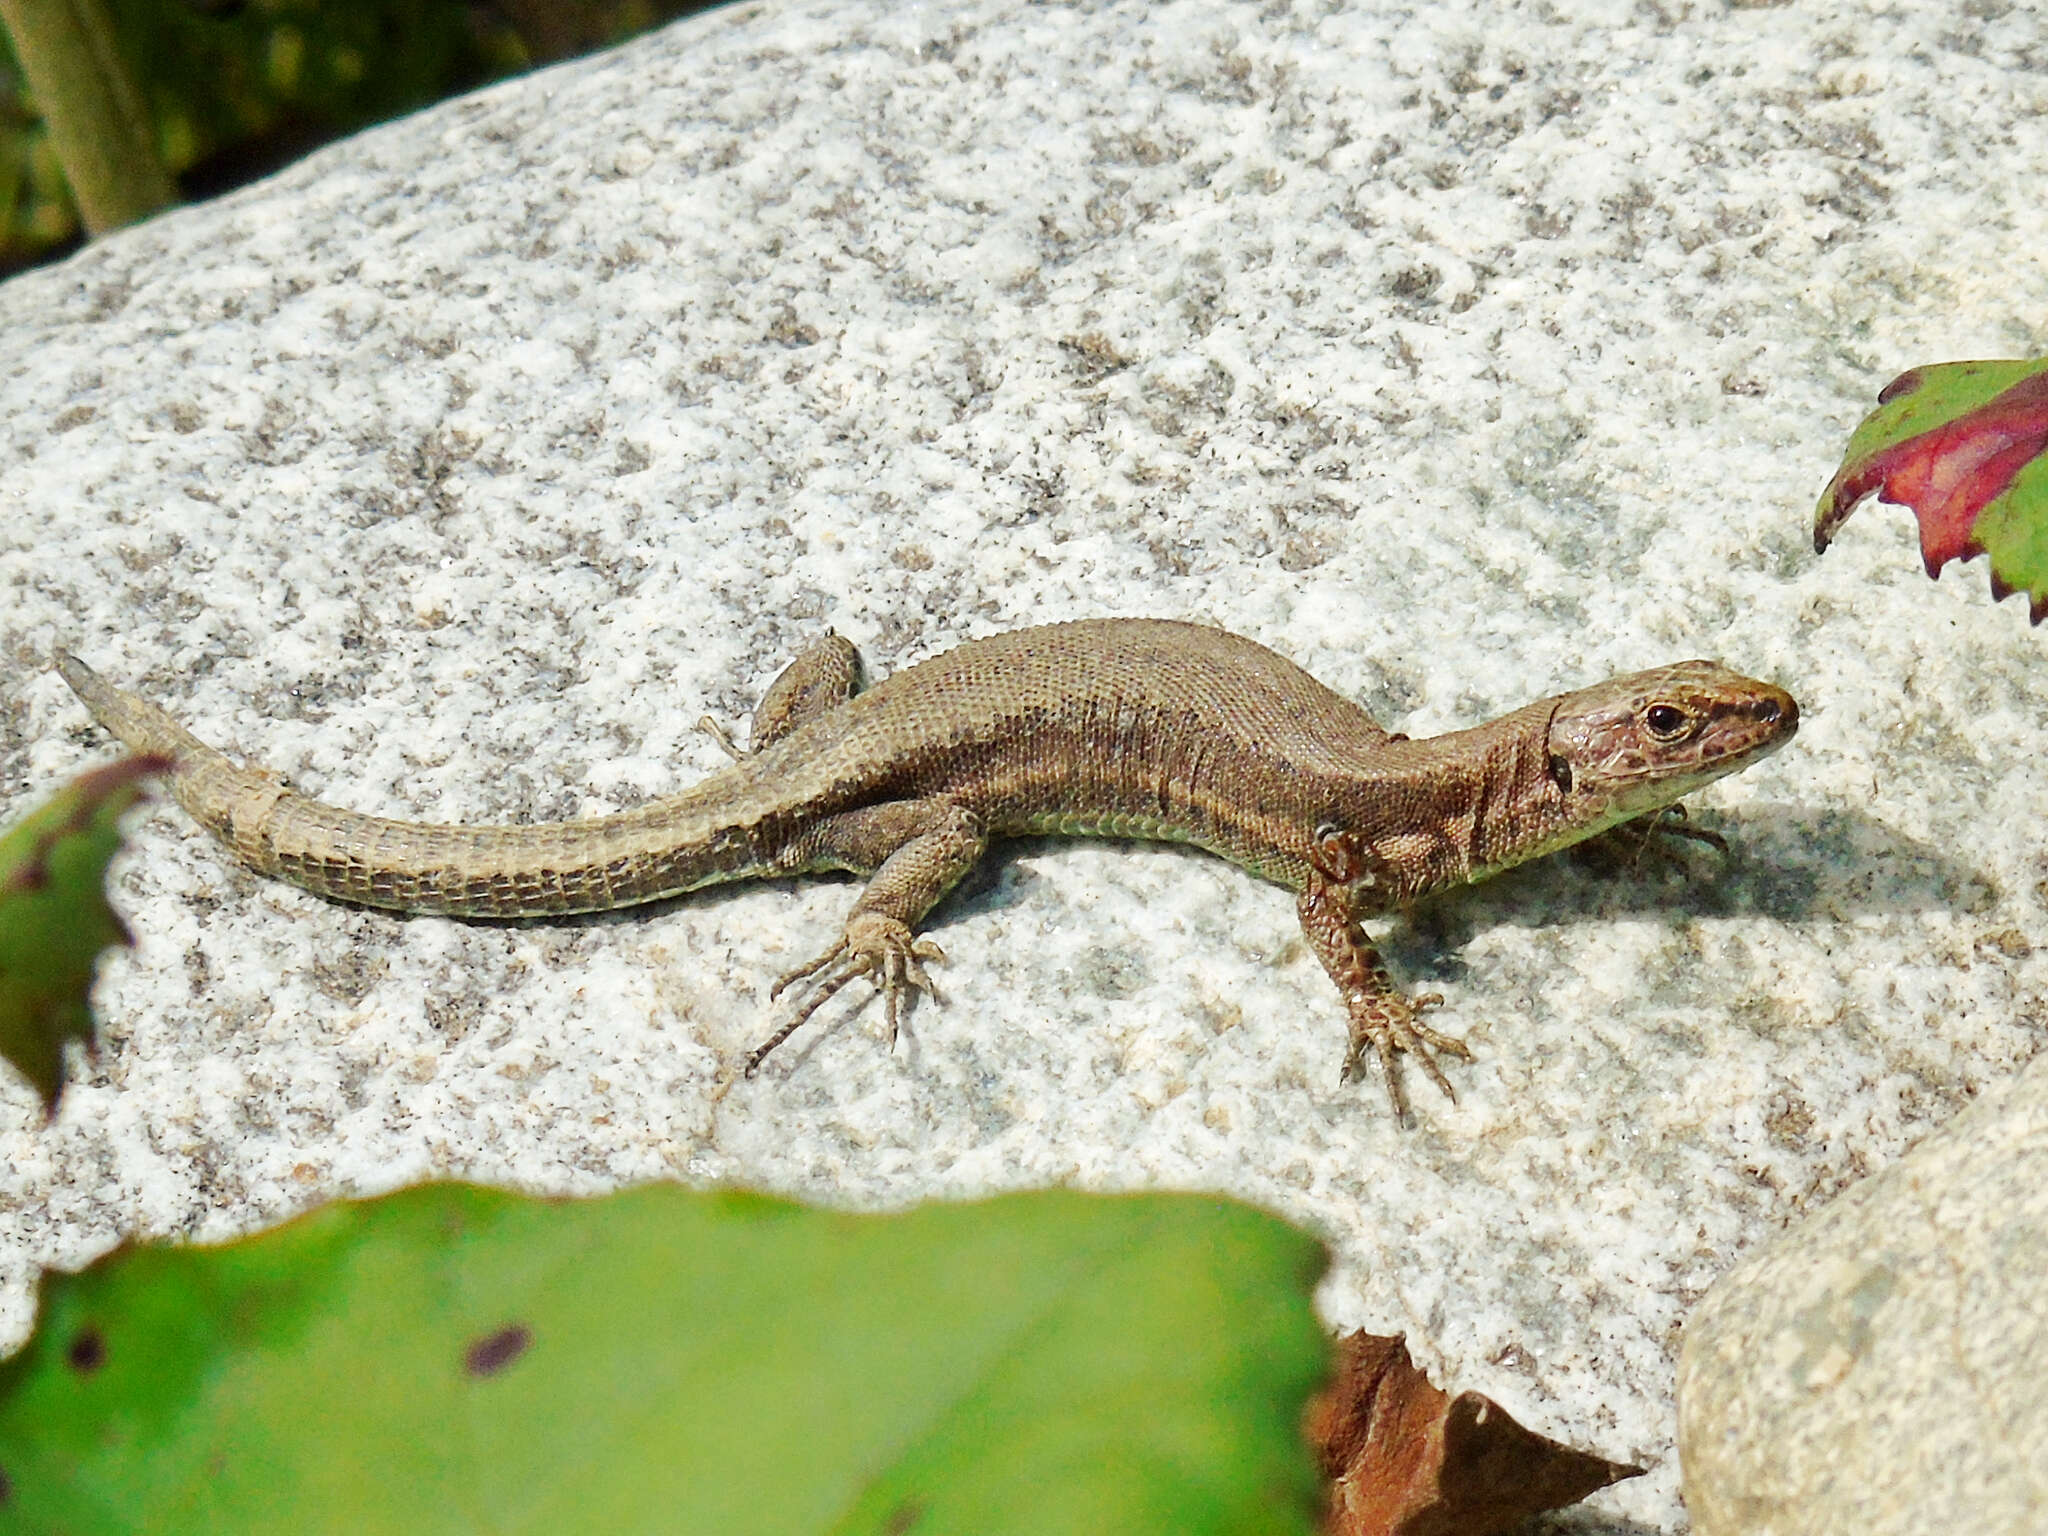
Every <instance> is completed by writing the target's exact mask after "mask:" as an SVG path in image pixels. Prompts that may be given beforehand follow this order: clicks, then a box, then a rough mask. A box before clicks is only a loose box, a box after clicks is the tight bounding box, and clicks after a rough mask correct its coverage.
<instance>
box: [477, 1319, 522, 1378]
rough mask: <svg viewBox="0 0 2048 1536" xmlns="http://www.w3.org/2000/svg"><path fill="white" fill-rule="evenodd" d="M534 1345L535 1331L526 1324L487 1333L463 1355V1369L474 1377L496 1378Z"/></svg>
mask: <svg viewBox="0 0 2048 1536" xmlns="http://www.w3.org/2000/svg"><path fill="white" fill-rule="evenodd" d="M532 1343H533V1330H532V1329H531V1328H528V1327H527V1326H526V1324H524V1323H510V1324H508V1325H506V1326H505V1327H503V1328H500V1329H499V1330H498V1331H497V1332H496V1333H487V1334H485V1335H484V1336H483V1337H482V1338H480V1339H478V1340H477V1341H476V1342H475V1343H473V1344H471V1345H470V1346H469V1348H468V1349H466V1350H464V1351H463V1354H462V1368H463V1369H464V1370H466V1371H468V1372H469V1374H470V1375H472V1376H495V1375H497V1374H498V1372H500V1371H502V1370H503V1369H505V1367H506V1366H508V1365H510V1364H511V1363H512V1362H513V1361H514V1360H517V1359H518V1358H519V1357H520V1356H521V1355H523V1354H525V1353H526V1350H527V1347H528V1346H529V1345H530V1344H532Z"/></svg>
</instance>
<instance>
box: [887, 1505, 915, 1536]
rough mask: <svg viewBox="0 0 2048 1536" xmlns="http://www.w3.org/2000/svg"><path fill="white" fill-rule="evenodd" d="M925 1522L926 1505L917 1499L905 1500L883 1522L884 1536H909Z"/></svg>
mask: <svg viewBox="0 0 2048 1536" xmlns="http://www.w3.org/2000/svg"><path fill="white" fill-rule="evenodd" d="M923 1520H924V1505H923V1504H922V1503H921V1502H919V1501H918V1500H916V1499H905V1500H904V1501H903V1502H902V1503H901V1504H898V1505H897V1506H896V1507H895V1508H894V1509H892V1510H890V1511H889V1518H888V1519H886V1520H884V1521H883V1522H882V1531H883V1536H908V1533H909V1532H911V1531H914V1530H916V1529H917V1527H918V1525H919V1524H920V1523H922V1521H923Z"/></svg>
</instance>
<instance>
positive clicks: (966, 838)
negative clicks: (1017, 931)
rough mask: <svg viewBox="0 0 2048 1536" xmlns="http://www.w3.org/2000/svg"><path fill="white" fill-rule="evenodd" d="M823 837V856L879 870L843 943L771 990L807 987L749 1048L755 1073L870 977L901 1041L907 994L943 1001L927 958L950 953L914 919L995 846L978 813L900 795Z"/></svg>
mask: <svg viewBox="0 0 2048 1536" xmlns="http://www.w3.org/2000/svg"><path fill="white" fill-rule="evenodd" d="M821 840H822V847H821V849H820V851H819V855H818V862H820V863H836V864H838V865H840V867H843V868H849V869H873V870H874V876H873V878H871V879H870V880H869V881H868V884H867V889H866V890H864V891H862V892H861V895H860V900H858V901H856V902H855V903H854V904H853V910H852V911H851V912H849V913H848V914H847V915H846V927H845V930H844V931H843V932H842V933H841V934H840V936H839V940H838V942H837V943H835V944H833V946H832V947H831V948H830V949H828V950H826V951H825V952H824V953H823V954H822V955H819V956H818V957H817V958H816V959H815V960H811V961H809V962H807V963H805V964H803V965H800V966H798V967H797V968H796V969H794V970H792V971H791V972H789V974H787V975H786V976H784V977H782V979H781V980H779V981H777V982H776V983H775V985H774V987H773V988H772V989H771V990H770V992H769V996H770V997H780V996H781V995H782V993H783V992H784V991H785V990H787V989H788V988H789V987H791V986H793V985H796V984H798V983H808V984H809V990H808V991H807V992H806V993H805V994H804V997H803V1000H802V1002H801V1003H800V1004H799V1005H798V1007H797V1011H796V1013H795V1015H794V1016H793V1017H792V1018H791V1019H790V1020H789V1021H788V1022H787V1023H785V1024H783V1025H782V1027H781V1028H779V1029H777V1030H776V1031H775V1033H774V1034H772V1035H770V1036H769V1037H768V1038H767V1039H766V1040H764V1041H762V1042H761V1044H760V1045H758V1046H756V1047H755V1048H754V1049H753V1051H752V1052H751V1053H750V1054H749V1055H748V1057H747V1065H746V1075H747V1076H748V1077H752V1076H753V1075H754V1073H755V1071H756V1070H758V1069H759V1067H760V1065H761V1063H762V1061H763V1060H765V1059H766V1058H767V1056H768V1053H769V1052H770V1051H772V1050H774V1049H775V1048H776V1047H777V1046H778V1045H780V1044H782V1042H783V1041H785V1040H787V1039H788V1038H789V1037H790V1036H791V1035H793V1034H795V1033H796V1032H797V1030H798V1029H800V1028H801V1027H802V1026H803V1024H804V1021H805V1020H807V1019H808V1018H810V1016H811V1015H812V1014H814V1013H816V1012H817V1011H818V1009H819V1008H820V1007H821V1006H822V1005H823V1004H824V1003H825V1002H826V1000H827V999H829V998H830V997H831V996H832V995H833V994H834V993H836V992H838V991H839V989H840V988H842V987H844V986H845V985H846V984H847V983H848V982H851V981H858V980H860V979H861V978H862V977H867V978H869V979H871V980H872V981H873V982H874V984H875V990H876V991H878V992H880V993H881V994H882V1000H883V1003H884V1005H885V1006H886V1008H887V1009H888V1020H889V1043H890V1044H891V1045H894V1044H895V1043H896V1035H897V1030H898V1026H899V1024H900V1022H901V1010H902V1000H903V999H904V997H905V996H906V995H908V994H910V993H912V992H926V993H929V994H930V995H931V997H932V999H933V1000H934V1001H936V1000H937V999H938V995H939V994H938V989H937V988H936V987H935V986H933V985H932V979H931V977H930V976H929V975H927V974H926V973H925V969H924V966H923V965H922V964H921V962H922V961H926V960H943V959H944V958H945V954H944V952H943V951H942V950H940V948H939V946H938V945H937V944H935V943H933V942H932V941H931V940H930V939H921V938H918V937H917V936H916V933H915V925H916V924H917V922H918V921H919V920H920V919H922V918H923V917H924V915H925V914H926V913H927V912H929V911H930V910H931V909H932V908H933V907H934V906H936V905H937V904H938V903H939V900H940V898H942V897H943V896H944V895H945V894H946V892H948V891H950V890H951V889H952V888H953V887H954V886H955V885H957V884H959V883H960V878H961V876H963V875H965V874H966V873H967V871H968V870H970V869H972V868H973V867H974V862H975V860H977V859H979V858H980V857H981V855H982V852H983V850H984V849H986V848H987V847H988V834H987V833H986V832H985V831H983V829H982V825H981V820H980V818H979V817H977V816H976V815H975V814H974V813H973V812H972V811H969V810H967V809H966V808H965V807H963V806H959V805H955V804H953V803H951V802H949V801H943V802H938V803H933V802H929V801H918V800H900V801H893V802H891V803H889V804H886V805H876V806H868V807H866V808H864V809H862V810H858V811H848V812H844V813H842V814H841V815H838V816H835V817H833V818H831V819H830V820H829V821H828V822H826V824H825V825H824V827H823V828H822V829H821ZM878 866H879V867H878Z"/></svg>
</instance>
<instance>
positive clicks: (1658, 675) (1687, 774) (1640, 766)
mask: <svg viewBox="0 0 2048 1536" xmlns="http://www.w3.org/2000/svg"><path fill="white" fill-rule="evenodd" d="M1798 729H1799V705H1798V704H1797V703H1796V702H1795V701H1794V700H1793V698H1792V695H1791V694H1789V693H1787V692H1786V691H1785V690H1784V689H1782V688H1776V687H1773V686H1772V685H1771V684H1769V683H1760V682H1758V681H1757V680H1756V679H1755V678H1750V677H1744V676H1742V675H1741V674H1740V673H1739V672H1731V671H1729V670H1728V669H1727V668H1726V667H1724V666H1722V665H1720V663H1718V662H1712V661H1681V662H1679V663H1677V664H1676V665H1675V666H1669V667H1658V668H1656V669H1655V670H1654V671H1650V672H1633V673H1630V674H1629V675H1628V676H1626V677H1616V678H1611V679H1609V680H1608V681H1607V682H1604V683H1601V684H1600V685H1599V686H1597V687H1594V688H1586V689H1582V690H1580V691H1579V692H1577V693H1568V694H1566V695H1564V696H1563V697H1562V698H1560V699H1558V700H1557V704H1556V708H1555V709H1554V710H1553V711H1552V713H1551V717H1550V733H1549V767H1550V777H1551V779H1552V781H1553V782H1554V783H1555V784H1556V785H1557V787H1558V789H1559V790H1560V791H1561V792H1562V793H1563V795H1564V797H1565V799H1566V800H1567V801H1577V802H1579V803H1581V804H1587V805H1597V806H1600V807H1601V808H1602V811H1603V814H1601V815H1600V817H1599V820H1600V821H1602V822H1606V823H1609V824H1611V823H1612V822H1616V821H1622V820H1626V819H1627V818H1629V817H1631V816H1639V815H1642V814H1643V813H1644V812H1646V811H1654V810H1656V809H1658V808H1659V807H1661V806H1666V805H1670V804H1672V803H1673V802H1674V801H1676V800H1678V799H1679V798H1680V797H1681V796H1684V795H1688V794H1690V793H1691V792H1692V791H1693V790H1695V789H1698V788H1699V787H1700V786H1701V785H1702V784H1708V783H1711V782H1712V781H1713V780H1715V779H1718V778H1720V777H1721V776H1722V775H1723V774H1727V773H1733V772H1735V771H1736V770H1737V769H1738V768H1745V767H1747V766H1748V765H1749V764H1751V763H1753V762H1755V761H1756V760H1757V759H1758V758H1760V757H1764V756H1766V755H1768V754H1769V753H1772V752H1775V751H1776V750H1777V749H1778V748H1780V747H1782V746H1783V745H1784V744H1785V743H1786V742H1788V741H1790V740H1791V739H1792V736H1793V733H1794V732H1796V731H1797V730H1798Z"/></svg>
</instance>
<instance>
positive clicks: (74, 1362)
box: [64, 1327, 107, 1376]
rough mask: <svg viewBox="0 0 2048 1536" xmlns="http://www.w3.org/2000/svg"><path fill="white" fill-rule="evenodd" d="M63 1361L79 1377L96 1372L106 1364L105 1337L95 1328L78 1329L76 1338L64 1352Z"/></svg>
mask: <svg viewBox="0 0 2048 1536" xmlns="http://www.w3.org/2000/svg"><path fill="white" fill-rule="evenodd" d="M64 1360H65V1363H66V1364H67V1365H69V1366H70V1367H71V1369H73V1370H74V1371H77V1372H78V1373H79V1374H80V1375H81V1376H82V1375H86V1374H87V1373H89V1372H92V1371H96V1370H98V1369H99V1368H100V1367H101V1366H103V1365H105V1364H106V1363H107V1337H106V1335H105V1334H103V1333H101V1332H100V1331H99V1329H97V1328H92V1327H86V1328H81V1329H79V1330H78V1336H77V1337H76V1338H74V1339H73V1340H72V1341H71V1347H70V1348H69V1349H67V1350H65V1351H64Z"/></svg>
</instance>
